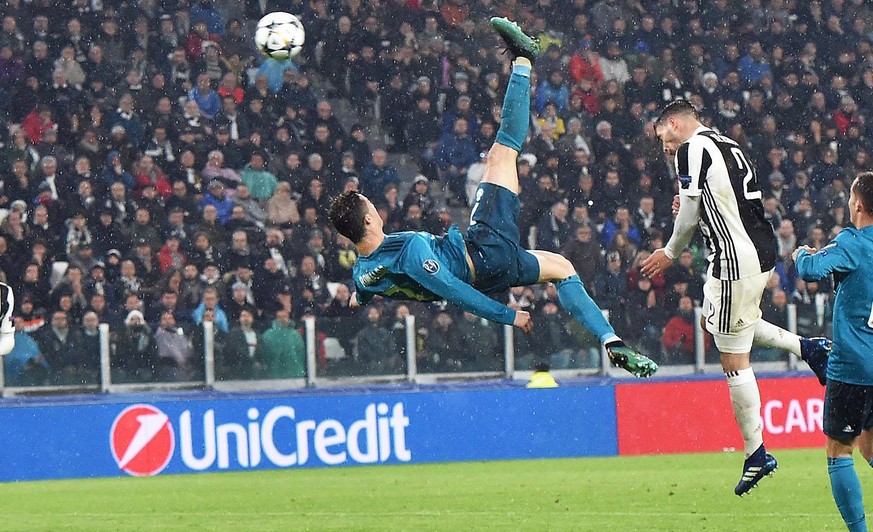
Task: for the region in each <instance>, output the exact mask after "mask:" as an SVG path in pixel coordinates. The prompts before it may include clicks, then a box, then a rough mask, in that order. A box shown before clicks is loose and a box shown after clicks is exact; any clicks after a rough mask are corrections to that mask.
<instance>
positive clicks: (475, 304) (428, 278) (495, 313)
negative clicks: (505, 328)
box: [401, 238, 515, 325]
mask: <svg viewBox="0 0 873 532" xmlns="http://www.w3.org/2000/svg"><path fill="white" fill-rule="evenodd" d="M401 261H402V263H401V264H402V268H403V272H404V273H405V274H406V275H408V276H409V277H411V278H412V279H413V280H415V282H417V283H418V284H420V285H421V286H423V287H424V288H426V289H427V290H430V291H431V292H433V293H434V294H436V295H438V296H440V297H442V298H443V299H445V300H446V301H449V302H451V303H454V304H456V305H458V306H459V307H460V308H461V309H462V310H464V311H466V312H472V313H473V314H475V315H477V316H480V317H483V318H485V319H487V320H491V321H495V322H497V323H503V324H506V325H512V324H513V322H514V321H515V311H514V310H512V309H511V308H509V307H507V306H506V305H501V304H500V303H498V302H497V301H494V300H493V299H491V298H490V297H488V296H486V295H485V294H483V293H482V292H479V291H478V290H476V289H475V288H473V287H472V286H470V285H468V284H467V283H465V282H464V281H462V280H460V279H458V278H457V277H455V276H454V275H453V274H452V273H451V272H449V269H448V268H447V267H446V266H445V265H444V264H441V263H440V261H439V259H438V258H437V256H436V255H435V254H434V253H433V251H432V250H431V249H430V247H429V246H428V245H427V244H426V243H425V242H423V241H422V240H420V239H418V238H413V239H411V240H410V241H409V243H408V244H407V245H406V247H405V248H404V250H403V256H402V258H401Z"/></svg>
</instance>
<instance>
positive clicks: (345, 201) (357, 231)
mask: <svg viewBox="0 0 873 532" xmlns="http://www.w3.org/2000/svg"><path fill="white" fill-rule="evenodd" d="M367 210H368V209H367V202H366V201H365V200H364V197H363V196H361V195H360V194H359V193H357V192H354V191H351V190H347V191H346V192H343V193H342V194H340V195H339V196H337V197H336V198H334V200H333V201H332V202H331V203H330V221H331V223H333V226H334V227H335V228H336V230H337V231H339V233H340V234H341V235H343V236H344V237H346V238H348V239H349V240H351V241H352V242H353V243H355V244H357V243H358V242H360V241H361V240H362V239H363V238H364V234H365V229H364V216H366V214H367Z"/></svg>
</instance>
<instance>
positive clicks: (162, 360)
mask: <svg viewBox="0 0 873 532" xmlns="http://www.w3.org/2000/svg"><path fill="white" fill-rule="evenodd" d="M155 344H156V346H157V356H158V358H157V373H156V375H155V377H156V379H157V380H160V381H170V382H184V381H190V380H194V379H195V377H196V373H195V367H194V360H195V357H193V356H192V355H193V353H192V351H191V342H190V340H189V339H188V338H187V337H186V336H185V334H184V331H183V330H182V328H180V327H179V326H178V325H177V323H176V318H175V317H174V316H173V313H172V312H171V311H165V312H164V313H162V314H161V317H160V323H159V325H158V328H157V330H156V331H155Z"/></svg>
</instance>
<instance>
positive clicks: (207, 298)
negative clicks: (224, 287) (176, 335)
mask: <svg viewBox="0 0 873 532" xmlns="http://www.w3.org/2000/svg"><path fill="white" fill-rule="evenodd" d="M218 294H219V292H218V290H216V289H215V288H206V289H205V290H203V298H202V300H201V301H200V304H199V305H197V307H196V308H195V309H194V310H193V311H192V312H191V318H192V319H193V320H194V323H195V324H197V325H200V324H201V323H203V313H204V312H206V311H207V310H208V311H210V312H211V313H212V314H213V316H214V319H215V326H216V327H217V328H218V329H220V330H221V332H224V333H226V332H227V331H228V321H227V314H225V312H224V310H222V308H221V306H220V305H219V297H218Z"/></svg>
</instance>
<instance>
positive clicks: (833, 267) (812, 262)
mask: <svg viewBox="0 0 873 532" xmlns="http://www.w3.org/2000/svg"><path fill="white" fill-rule="evenodd" d="M855 238H856V237H855V235H853V234H852V232H851V229H843V230H842V231H841V232H840V234H838V235H837V237H836V238H835V239H834V240H833V242H831V243H830V244H828V245H827V246H825V247H823V248H821V249H820V250H818V252H816V253H814V254H813V253H808V252H807V251H805V250H800V252H799V253H798V254H797V262H796V264H795V267H796V268H797V274H798V275H800V277H801V278H803V280H804V281H820V280H822V279H824V278H825V277H827V276H828V275H830V274H832V273H837V272H843V273H845V272H851V271H854V270H855V269H856V268H857V267H858V262H857V260H858V257H857V256H856V255H857V254H853V253H852V249H851V248H852V244H853V243H854V242H853V241H854V240H855Z"/></svg>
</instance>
